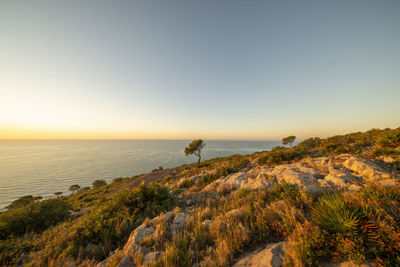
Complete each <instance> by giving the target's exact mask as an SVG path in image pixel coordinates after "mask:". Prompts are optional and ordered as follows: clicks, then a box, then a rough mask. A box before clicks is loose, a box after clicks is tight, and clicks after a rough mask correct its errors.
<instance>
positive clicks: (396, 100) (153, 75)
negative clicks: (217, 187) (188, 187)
mask: <svg viewBox="0 0 400 267" xmlns="http://www.w3.org/2000/svg"><path fill="white" fill-rule="evenodd" d="M0 33H1V34H0V139H192V138H204V139H280V138H281V137H283V136H286V135H289V134H294V135H296V136H298V137H299V138H307V137H311V136H320V137H326V136H329V135H333V134H342V133H347V132H351V131H364V130H368V129H371V128H386V127H390V128H397V127H399V126H400V1H396V0H394V1H355V0H351V1H348V0H346V1H319V0H316V1H242V0H240V1H218V0H217V1H215V0H212V1H211V0H205V1H183V0H182V1H161V0H159V1H50V0H49V1H40V0H39V1H31V0H27V1H15V0H10V1H7V0H3V1H1V2H0Z"/></svg>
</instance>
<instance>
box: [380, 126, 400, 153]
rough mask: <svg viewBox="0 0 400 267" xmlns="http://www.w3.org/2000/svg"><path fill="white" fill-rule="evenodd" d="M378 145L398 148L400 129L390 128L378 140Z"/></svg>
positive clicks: (399, 144)
mask: <svg viewBox="0 0 400 267" xmlns="http://www.w3.org/2000/svg"><path fill="white" fill-rule="evenodd" d="M376 143H377V145H378V146H380V147H384V148H396V147H398V146H400V131H398V130H397V129H396V130H389V131H388V132H387V133H386V134H385V135H384V136H382V137H381V138H379V139H378V140H377V141H376Z"/></svg>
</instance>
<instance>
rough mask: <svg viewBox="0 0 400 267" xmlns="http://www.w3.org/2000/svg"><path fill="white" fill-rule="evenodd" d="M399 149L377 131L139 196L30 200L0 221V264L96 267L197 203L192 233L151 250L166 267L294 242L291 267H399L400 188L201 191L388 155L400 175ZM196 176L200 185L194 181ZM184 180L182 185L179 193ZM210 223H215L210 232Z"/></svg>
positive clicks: (99, 188)
mask: <svg viewBox="0 0 400 267" xmlns="http://www.w3.org/2000/svg"><path fill="white" fill-rule="evenodd" d="M399 147H400V128H398V129H394V130H391V129H385V130H377V129H373V130H370V131H368V132H365V133H352V134H347V135H341V136H334V137H330V138H327V139H320V138H310V139H307V140H304V141H303V142H301V143H299V144H298V145H297V146H294V147H292V148H287V147H277V148H274V149H273V150H271V151H266V152H260V153H255V154H253V155H248V156H240V155H234V156H230V157H225V158H216V159H212V160H207V161H203V162H201V163H200V164H189V165H184V166H180V167H177V168H176V169H175V171H173V172H169V173H171V175H169V176H168V177H165V178H163V179H161V180H159V181H156V182H152V183H148V184H146V185H140V186H138V187H134V188H132V189H131V187H130V185H131V184H137V183H136V182H137V179H138V178H139V177H132V178H126V179H122V178H116V179H115V180H114V182H113V183H110V184H108V185H106V184H104V183H103V182H101V184H100V183H99V184H97V183H96V185H95V186H94V188H93V189H90V188H78V187H74V188H73V190H72V191H73V192H74V194H73V195H71V196H68V197H67V196H64V197H59V198H56V199H50V200H42V201H40V199H38V198H35V197H29V196H28V197H23V198H22V199H20V200H18V201H15V202H13V203H12V204H11V205H10V207H9V210H7V211H5V212H1V213H0V264H1V265H16V264H19V263H23V262H25V263H28V265H32V266H40V265H42V266H43V265H46V266H60V265H63V264H67V263H72V262H74V263H76V264H82V265H83V266H92V265H94V264H95V263H96V262H98V261H101V260H103V259H104V258H106V257H108V256H109V255H110V252H112V251H114V250H115V249H118V248H122V247H123V245H124V244H125V242H126V240H127V238H128V237H129V234H130V233H131V231H132V230H133V229H135V228H136V227H137V226H138V225H140V224H141V223H143V222H144V221H145V220H146V218H153V217H155V216H157V215H159V214H160V213H161V212H165V211H170V210H172V209H174V208H175V207H177V206H179V207H181V208H182V209H183V208H185V207H186V203H187V200H188V199H190V200H192V204H191V206H192V207H193V208H192V211H191V214H192V216H191V217H190V220H189V222H188V223H187V224H186V226H185V229H183V230H182V231H181V232H180V233H179V234H177V235H170V234H167V230H166V232H164V233H160V235H159V236H158V237H159V239H158V240H152V241H151V240H148V241H147V242H149V244H150V245H151V246H153V249H155V250H158V251H164V252H165V255H164V256H163V257H162V258H160V259H159V261H158V264H160V265H166V266H190V265H191V264H194V263H202V265H204V266H227V265H229V264H232V263H233V262H234V261H235V259H236V258H237V257H238V256H239V255H240V253H242V252H244V251H246V250H248V249H250V248H252V247H256V246H258V245H260V244H265V243H269V242H277V241H281V240H283V239H286V240H287V253H286V258H285V264H286V265H287V266H293V265H295V266H313V265H316V264H318V262H321V260H324V259H332V258H333V259H340V258H348V259H351V260H353V261H355V262H361V261H363V260H364V259H366V260H370V261H374V262H375V263H376V264H378V265H383V266H396V265H400V257H399V255H400V217H399V216H400V197H399V196H400V189H399V188H396V187H392V188H379V187H370V188H365V189H363V190H361V191H358V192H346V191H339V192H326V193H323V194H311V193H308V192H306V191H303V190H300V189H299V188H297V187H296V186H294V185H289V184H277V185H275V186H274V187H272V188H270V189H268V190H243V189H240V190H231V189H230V188H226V189H224V190H222V191H220V192H218V193H217V194H216V195H215V194H211V195H210V194H208V193H207V192H203V191H202V189H203V188H204V187H205V186H207V185H208V184H210V183H211V182H213V181H214V180H216V179H219V178H221V177H224V176H227V175H230V174H232V173H235V172H238V171H240V170H243V169H246V168H249V167H251V166H254V164H266V165H275V164H281V163H285V162H292V161H296V160H299V159H302V158H304V157H315V156H323V155H336V154H341V153H352V154H357V155H359V156H361V157H366V158H370V159H376V158H378V157H380V156H382V155H383V156H385V155H390V157H391V158H393V159H394V161H393V162H392V163H387V167H388V168H391V170H398V169H399V167H400V165H399V157H400V149H399ZM382 164H383V163H382ZM157 171H158V172H163V171H164V170H162V169H160V170H157ZM193 176H199V179H198V180H196V181H195V180H191V179H189V178H190V177H193ZM182 178H187V179H186V180H185V179H182ZM180 180H184V181H183V182H182V183H181V184H179V185H177V182H178V181H180ZM73 211H74V212H73ZM205 220H210V221H212V223H211V224H210V225H209V226H207V224H205V223H204V221H205ZM116 256H117V254H116ZM113 262H114V263H115V264H116V263H118V262H117V261H110V264H111V265H112V264H114V263H113Z"/></svg>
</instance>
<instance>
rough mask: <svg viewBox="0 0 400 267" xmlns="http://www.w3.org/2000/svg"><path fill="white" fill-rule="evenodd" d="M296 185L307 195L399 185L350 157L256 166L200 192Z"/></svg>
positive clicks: (363, 161) (386, 174)
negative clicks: (373, 184) (374, 186)
mask: <svg viewBox="0 0 400 267" xmlns="http://www.w3.org/2000/svg"><path fill="white" fill-rule="evenodd" d="M282 182H285V183H288V184H295V185H298V186H299V188H302V189H305V190H307V191H320V190H325V189H345V190H352V191H356V190H360V189H361V188H362V187H364V186H366V185H367V184H369V183H376V184H379V185H383V186H394V185H398V184H399V177H398V175H397V176H396V175H394V174H392V173H390V172H388V171H386V170H384V169H383V168H382V167H380V166H379V165H377V164H376V163H374V162H372V161H370V160H367V159H362V158H358V157H354V156H350V155H341V156H336V157H318V158H307V159H303V160H301V161H298V162H295V163H290V164H280V165H277V166H273V167H264V166H258V167H254V168H251V169H250V170H248V171H246V172H245V171H242V172H237V173H234V174H231V175H229V176H227V177H223V178H221V179H219V180H216V181H214V182H213V183H211V184H209V185H208V186H206V187H205V188H204V189H203V191H220V188H223V187H227V186H228V187H231V188H233V189H239V188H249V189H266V188H269V187H271V186H272V185H274V184H275V183H282Z"/></svg>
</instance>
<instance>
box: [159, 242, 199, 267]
mask: <svg viewBox="0 0 400 267" xmlns="http://www.w3.org/2000/svg"><path fill="white" fill-rule="evenodd" d="M189 244H190V243H189V238H188V237H187V236H184V235H182V234H177V235H175V236H174V238H173V240H172V242H171V243H170V244H168V245H167V247H166V249H165V266H166V267H180V266H182V267H186V266H192V255H193V251H192V250H191V249H190V248H189Z"/></svg>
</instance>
